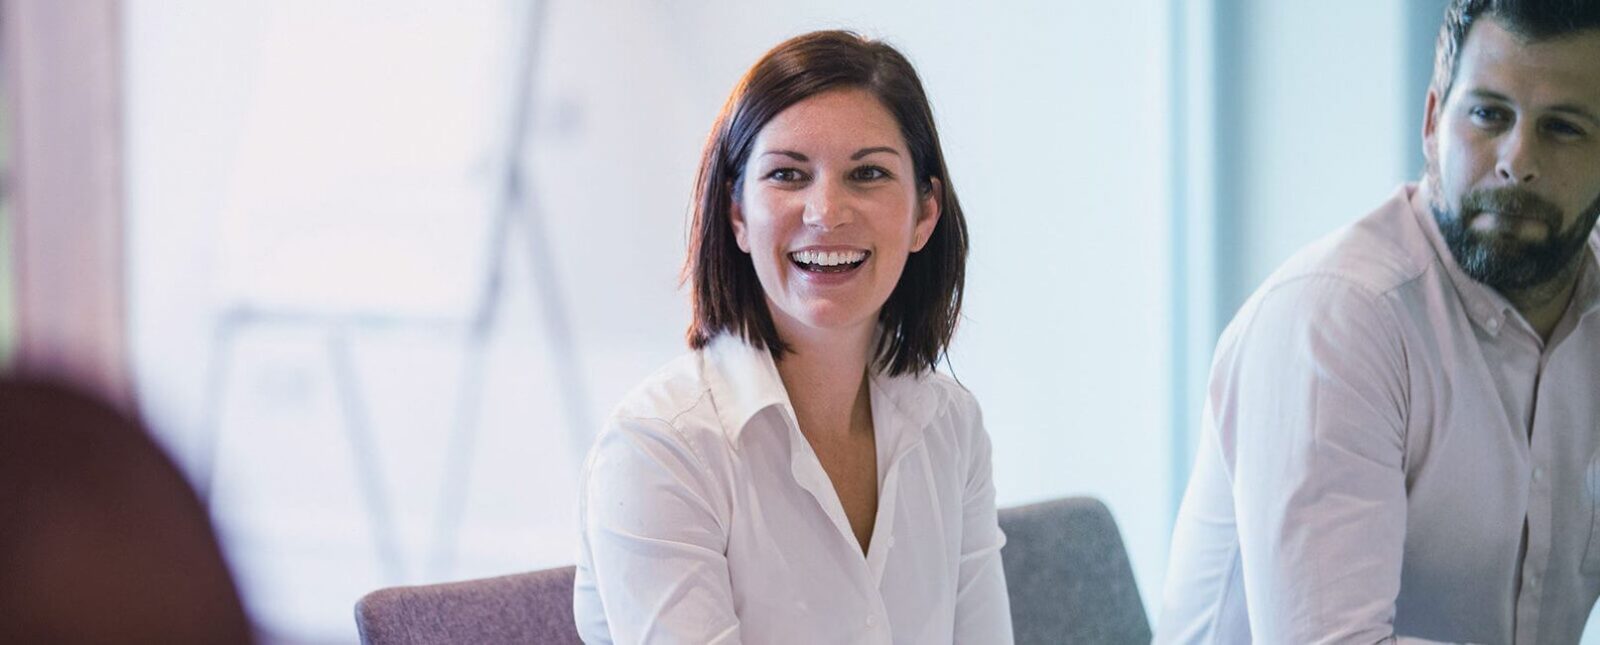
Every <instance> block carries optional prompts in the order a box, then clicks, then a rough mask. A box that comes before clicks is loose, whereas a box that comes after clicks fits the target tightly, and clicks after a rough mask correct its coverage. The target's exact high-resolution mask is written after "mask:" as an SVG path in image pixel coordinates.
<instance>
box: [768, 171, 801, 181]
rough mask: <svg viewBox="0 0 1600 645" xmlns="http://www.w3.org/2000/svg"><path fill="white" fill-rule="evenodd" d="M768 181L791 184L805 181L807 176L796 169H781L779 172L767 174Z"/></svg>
mask: <svg viewBox="0 0 1600 645" xmlns="http://www.w3.org/2000/svg"><path fill="white" fill-rule="evenodd" d="M767 179H771V180H773V181H778V182H784V183H791V182H796V181H802V180H804V179H805V174H804V173H802V172H800V171H799V170H796V169H794V168H779V169H777V170H774V171H772V172H769V173H767Z"/></svg>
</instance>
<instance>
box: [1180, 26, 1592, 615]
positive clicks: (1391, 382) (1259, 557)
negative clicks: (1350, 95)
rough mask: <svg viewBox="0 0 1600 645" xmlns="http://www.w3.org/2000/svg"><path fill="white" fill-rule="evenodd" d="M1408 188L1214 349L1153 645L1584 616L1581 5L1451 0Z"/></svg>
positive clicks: (1311, 253) (1292, 271)
mask: <svg viewBox="0 0 1600 645" xmlns="http://www.w3.org/2000/svg"><path fill="white" fill-rule="evenodd" d="M1426 111H1427V112H1426V119H1425V124H1424V127H1423V133H1422V134H1423V146H1424V149H1425V154H1426V157H1427V161H1428V163H1427V170H1426V173H1425V176H1424V178H1423V180H1422V182H1420V184H1416V185H1406V186H1403V187H1401V188H1400V190H1398V191H1397V192H1396V193H1395V194H1394V196H1393V197H1392V198H1391V199H1389V200H1388V201H1387V202H1385V203H1384V204H1383V205H1382V206H1380V207H1378V209H1377V210H1376V211H1374V212H1373V213H1371V214H1370V215H1367V216H1366V217H1364V218H1362V219H1360V220H1358V221H1356V222H1355V223H1353V224H1351V225H1350V226H1348V227H1346V228H1344V229H1342V230H1340V231H1338V232H1336V233H1334V234H1333V235H1331V236H1330V237H1328V238H1326V239H1324V240H1322V241H1320V242H1318V243H1316V244H1314V245H1312V246H1311V247H1309V248H1307V249H1305V250H1304V251H1302V252H1301V253H1299V254H1298V255H1297V256H1295V257H1294V258H1293V259H1291V260H1290V261H1289V262H1288V263H1286V264H1285V265H1284V266H1283V267H1281V268H1280V269H1279V270H1278V271H1277V272H1276V273H1274V274H1273V275H1272V276H1271V277H1270V278H1268V279H1267V281H1266V283H1265V284H1263V285H1262V286H1261V288H1260V289H1259V290H1258V291H1256V293H1255V294H1254V295H1253V296H1252V297H1251V298H1250V300H1249V301H1248V302H1247V303H1246V304H1245V305H1244V307H1243V308H1242V309H1241V310H1240V311H1239V313H1238V315H1237V316H1236V317H1235V318H1234V320H1233V322H1232V324H1230V325H1229V326H1228V328H1227V330H1226V331H1225V332H1224V333H1223V336H1222V338H1221V340H1220V341H1219V345H1218V349H1217V354H1216V358H1215V361H1214V363H1213V366H1212V372H1211V382H1210V389H1209V395H1208V397H1207V400H1206V409H1205V412H1204V422H1203V429H1202V432H1203V435H1202V440H1201V446H1200V449H1199V454H1198V455H1197V459H1196V463H1195V469H1194V473H1193V476H1192V479H1191V480H1190V482H1189V489H1188V492H1187V493H1186V495H1185V497H1184V501H1183V505H1182V508H1181V510H1180V511H1179V516H1178V520H1177V528H1176V531H1175V534H1174V537H1173V546H1172V559H1171V565H1170V567H1171V568H1170V571H1169V574H1168V580H1167V586H1166V589H1165V595H1164V600H1163V607H1162V611H1161V616H1160V619H1159V621H1158V628H1157V634H1156V639H1155V640H1156V642H1158V643H1229V644H1231V643H1250V642H1260V643H1273V644H1277V643H1286V644H1295V645H1299V644H1302V643H1392V642H1401V643H1405V642H1452V643H1519V644H1534V643H1561V644H1571V643H1576V642H1578V640H1579V639H1580V637H1581V634H1582V631H1583V626H1584V624H1585V622H1586V620H1587V619H1588V616H1589V612H1590V609H1591V607H1592V606H1593V604H1594V602H1595V598H1596V595H1597V594H1600V513H1597V508H1600V507H1597V504H1600V460H1597V458H1596V457H1597V455H1596V448H1597V447H1600V313H1597V312H1600V264H1597V263H1596V250H1597V249H1600V236H1597V235H1596V233H1595V219H1596V217H1597V216H1600V0H1542V1H1541V0H1454V1H1453V2H1451V4H1450V7H1449V8H1448V10H1447V12H1446V16H1445V22H1444V26H1443V28H1442V29H1441V33H1440V38H1439V44H1438V52H1437V57H1436V62H1435V68H1434V78H1433V82H1432V85H1431V87H1430V89H1429V91H1428V95H1427V100H1426Z"/></svg>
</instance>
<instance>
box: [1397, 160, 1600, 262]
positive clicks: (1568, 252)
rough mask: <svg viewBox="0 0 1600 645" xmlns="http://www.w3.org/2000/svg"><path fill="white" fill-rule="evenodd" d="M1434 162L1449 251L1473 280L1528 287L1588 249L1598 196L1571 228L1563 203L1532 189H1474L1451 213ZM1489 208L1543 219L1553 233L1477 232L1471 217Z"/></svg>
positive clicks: (1436, 202)
mask: <svg viewBox="0 0 1600 645" xmlns="http://www.w3.org/2000/svg"><path fill="white" fill-rule="evenodd" d="M1429 166H1430V167H1429V169H1428V181H1429V182H1430V183H1431V184H1432V185H1431V188H1432V189H1433V199H1432V200H1431V201H1432V203H1431V204H1430V205H1429V206H1430V207H1431V210H1432V211H1433V220H1434V221H1435V222H1438V224H1439V233H1440V234H1441V235H1442V236H1443V237H1444V243H1445V246H1447V247H1449V248H1450V255H1452V256H1455V259H1456V264H1458V265H1460V266H1461V269H1462V270H1463V271H1465V272H1466V274H1467V275H1468V276H1470V277H1471V278H1472V279H1473V280H1477V281H1478V282H1481V283H1483V284H1485V285H1488V286H1490V287H1492V288H1494V289H1495V290H1496V291H1499V292H1501V293H1508V292H1520V291H1527V290H1529V289H1532V288H1534V287H1538V286H1540V285H1544V284H1546V283H1549V282H1550V281H1551V280H1554V279H1556V278H1557V277H1558V276H1560V275H1561V274H1562V272H1563V271H1566V270H1567V269H1568V268H1569V267H1571V266H1573V263H1574V261H1575V260H1576V258H1577V256H1578V254H1580V253H1582V252H1583V248H1584V244H1585V243H1587V242H1588V240H1589V234H1590V233H1591V232H1592V231H1594V224H1595V220H1596V219H1597V218H1600V197H1597V198H1596V199H1595V201H1594V202H1593V203H1591V204H1589V207H1588V208H1586V209H1584V211H1583V213H1581V214H1580V215H1579V217H1578V219H1577V221H1575V222H1573V224H1572V226H1571V227H1570V228H1568V229H1566V230H1562V228H1561V221H1562V216H1561V215H1562V214H1561V209H1560V207H1558V206H1556V205H1555V204H1552V203H1550V202H1549V201H1547V200H1545V199H1544V198H1543V197H1540V196H1538V195H1535V194H1533V193H1532V192H1530V191H1528V190H1525V189H1522V188H1510V187H1508V188H1492V189H1484V190H1475V191H1472V192H1469V193H1467V194H1466V195H1464V196H1462V198H1461V204H1460V206H1459V207H1458V208H1457V209H1456V210H1455V211H1454V212H1451V211H1450V210H1449V209H1448V206H1447V205H1446V204H1445V203H1444V199H1445V198H1444V195H1443V194H1442V192H1441V190H1440V188H1441V185H1440V181H1439V174H1438V169H1437V168H1436V167H1432V166H1433V164H1429ZM1485 212H1490V213H1498V214H1499V216H1500V217H1502V218H1526V219H1530V220H1534V221H1538V222H1542V223H1544V225H1545V227H1546V228H1547V229H1548V230H1549V231H1551V233H1550V234H1549V235H1548V236H1546V237H1545V239H1544V240H1543V241H1539V242H1526V241H1523V240H1521V239H1519V238H1517V237H1515V236H1513V235H1512V234H1510V233H1498V232H1492V233H1482V232H1478V231H1474V230H1472V229H1471V226H1470V225H1471V222H1472V220H1473V219H1474V218H1476V217H1478V216H1479V215H1481V214H1483V213H1485Z"/></svg>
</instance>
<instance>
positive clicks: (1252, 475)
mask: <svg viewBox="0 0 1600 645" xmlns="http://www.w3.org/2000/svg"><path fill="white" fill-rule="evenodd" d="M1398 329H1399V326H1398V323H1397V322H1396V318H1395V316H1394V314H1393V312H1392V310H1390V309H1389V308H1388V303H1387V302H1384V301H1382V300H1381V299H1380V298H1379V296H1377V295H1376V294H1373V293H1372V292H1370V291H1369V290H1366V289H1365V288H1363V287H1361V286H1359V285H1356V284H1352V283H1348V282H1346V281H1343V280H1340V279H1337V278H1332V277H1324V276H1311V277H1303V278H1298V279H1296V280H1293V281H1291V282H1287V283H1284V284H1281V285H1279V286H1278V287H1276V288H1274V289H1273V290H1272V291H1269V292H1267V293H1265V294H1263V296H1262V298H1261V301H1260V302H1259V303H1258V306H1257V309H1256V310H1255V312H1254V313H1253V316H1252V317H1251V318H1250V319H1249V320H1247V321H1246V324H1245V327H1244V328H1242V329H1241V330H1239V334H1238V337H1237V338H1226V337H1225V338H1224V340H1223V343H1222V348H1221V349H1219V353H1218V358H1217V362H1216V364H1214V366H1213V376H1212V384H1211V391H1210V397H1211V401H1210V402H1209V403H1210V410H1211V414H1212V415H1213V417H1212V418H1211V419H1208V422H1210V423H1214V424H1215V427H1216V429H1217V433H1216V434H1215V437H1216V439H1217V440H1218V441H1220V442H1221V445H1220V446H1219V449H1220V451H1221V454H1223V455H1225V456H1226V457H1225V458H1226V459H1227V468H1228V469H1229V470H1230V471H1231V473H1230V474H1231V478H1232V490H1233V497H1234V505H1235V509H1236V520H1237V522H1238V532H1239V550H1240V554H1239V555H1240V559H1241V563H1242V566H1243V575H1244V580H1245V585H1244V588H1245V589H1246V590H1247V592H1246V603H1247V607H1248V614H1249V620H1250V631H1251V634H1252V637H1253V640H1255V641H1256V642H1263V643H1381V642H1393V638H1394V628H1393V623H1394V614H1395V599H1396V598H1397V597H1398V595H1399V591H1400V572H1401V557H1402V554H1403V553H1404V546H1405V544H1404V543H1405V527H1406V490H1405V475H1404V462H1403V458H1404V433H1405V418H1406V414H1405V410H1406V396H1407V388H1406V377H1405V374H1406V366H1405V356H1404V348H1403V344H1402V341H1401V337H1400V335H1399V333H1398Z"/></svg>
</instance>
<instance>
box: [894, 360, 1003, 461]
mask: <svg viewBox="0 0 1600 645" xmlns="http://www.w3.org/2000/svg"><path fill="white" fill-rule="evenodd" d="M885 385H886V389H888V390H890V397H891V398H892V400H893V401H894V402H895V405H896V406H897V407H898V408H899V412H900V414H902V415H903V416H904V417H906V418H907V419H908V420H909V421H910V422H911V423H912V424H913V425H916V426H920V427H922V428H924V429H925V430H926V431H931V432H934V433H939V434H947V435H949V436H950V438H952V439H956V440H958V441H960V442H961V443H966V442H967V440H969V439H970V435H971V434H972V433H973V432H982V431H983V422H982V413H981V411H980V409H979V407H978V399H977V397H975V396H973V394H972V391H971V390H968V389H967V386H966V385H964V384H962V383H961V382H960V381H958V380H956V379H955V378H954V377H952V376H950V375H949V374H946V373H944V372H940V371H937V370H935V371H931V372H925V373H922V374H918V375H915V376H897V377H890V378H888V379H887V380H886V381H885Z"/></svg>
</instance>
